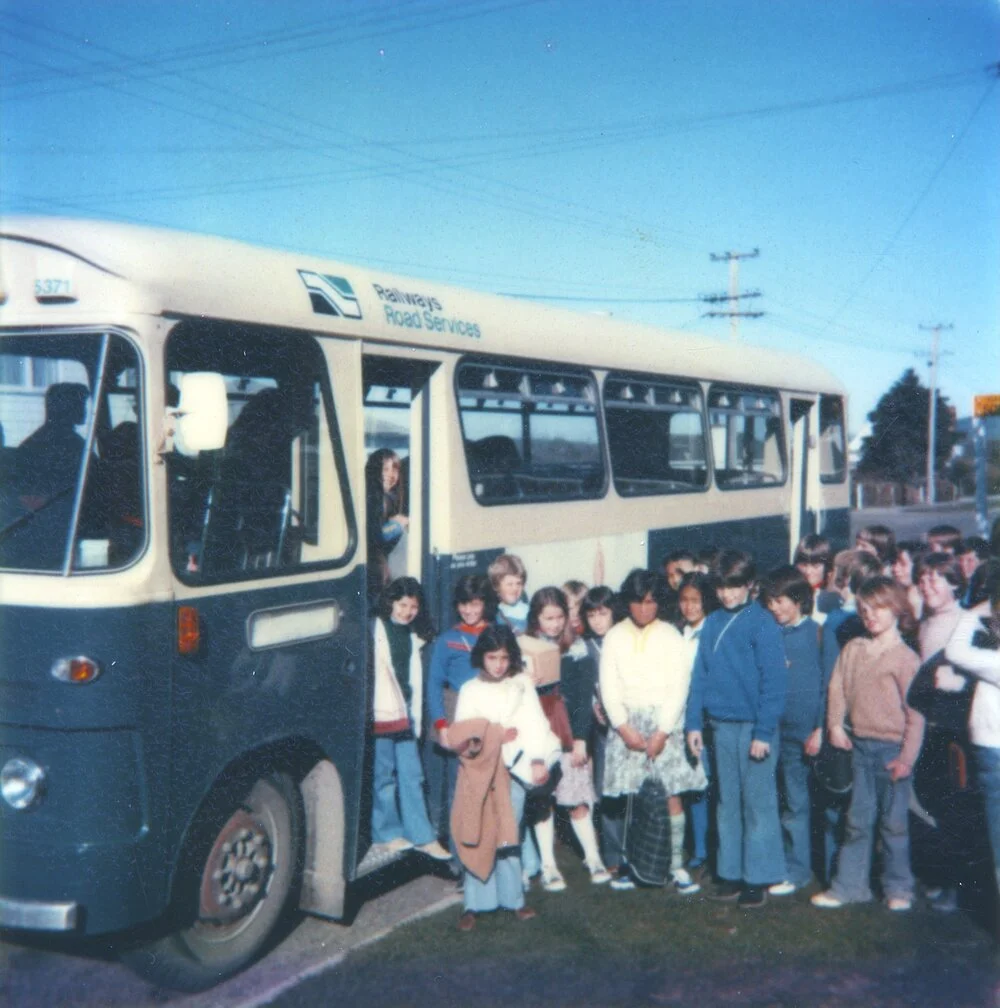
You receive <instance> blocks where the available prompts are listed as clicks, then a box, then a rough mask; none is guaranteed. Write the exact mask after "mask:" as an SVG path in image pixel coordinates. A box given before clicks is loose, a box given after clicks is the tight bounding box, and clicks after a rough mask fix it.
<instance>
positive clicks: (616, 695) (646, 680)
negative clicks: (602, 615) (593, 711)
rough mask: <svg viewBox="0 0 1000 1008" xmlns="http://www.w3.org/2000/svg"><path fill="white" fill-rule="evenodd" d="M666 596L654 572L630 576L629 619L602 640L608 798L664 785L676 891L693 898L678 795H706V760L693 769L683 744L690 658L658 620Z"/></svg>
mask: <svg viewBox="0 0 1000 1008" xmlns="http://www.w3.org/2000/svg"><path fill="white" fill-rule="evenodd" d="M661 591H662V589H661V581H660V579H659V578H658V577H657V576H656V575H655V574H654V573H653V572H652V571H644V570H634V571H632V573H631V574H629V575H628V577H627V578H626V579H625V581H624V582H623V584H622V587H621V591H620V593H619V599H620V600H621V601H622V603H624V605H625V606H627V608H628V618H626V619H623V620H622V621H621V623H618V624H617V625H616V626H614V627H612V628H611V629H610V630H609V631H608V634H607V636H606V637H605V638H604V647H603V649H602V650H601V670H600V683H601V699H602V701H603V703H604V709H605V710H606V711H607V714H608V720H609V721H610V723H611V727H612V728H613V729H614V734H613V735H609V737H608V750H607V764H606V766H605V770H604V793H605V794H607V795H626V794H635V793H636V792H637V791H638V790H639V787H640V786H641V784H642V782H643V781H644V780H645V779H646V778H647V777H650V776H654V777H659V778H660V780H661V781H662V782H663V785H664V787H665V788H666V792H667V794H668V795H669V796H670V797H669V798H668V801H667V807H668V810H669V813H670V840H671V858H670V869H671V874H672V876H673V882H674V886H675V887H676V889H677V891H678V892H680V893H683V894H685V895H688V894H693V893H696V892H698V891H699V889H700V888H701V887H700V886H699V885H698V884H697V883H695V882H693V881H692V880H691V876H690V875H689V874H688V873H687V871H686V870H685V868H684V806H683V804H682V802H681V798H680V795H681V794H682V793H683V792H685V791H703V790H704V789H705V785H706V778H705V771H704V769H703V767H702V765H701V761H700V760H698V761H695V762H694V765H692V763H691V762H689V760H688V754H687V750H686V748H685V743H684V731H683V723H684V708H685V705H686V704H687V698H688V690H689V688H690V685H691V656H690V651H689V648H688V647H687V646H685V644H684V641H683V640H682V638H681V635H680V634H679V633H678V632H677V630H675V629H674V627H673V626H671V625H670V624H669V623H667V622H665V621H663V620H662V619H660V618H659V596H660V594H661ZM615 888H619V886H618V885H616V886H615Z"/></svg>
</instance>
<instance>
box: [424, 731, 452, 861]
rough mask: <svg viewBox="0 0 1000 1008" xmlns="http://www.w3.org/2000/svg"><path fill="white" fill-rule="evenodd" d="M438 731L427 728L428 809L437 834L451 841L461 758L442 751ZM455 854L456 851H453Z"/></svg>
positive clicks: (425, 757)
mask: <svg viewBox="0 0 1000 1008" xmlns="http://www.w3.org/2000/svg"><path fill="white" fill-rule="evenodd" d="M436 737H437V732H436V731H434V729H433V728H428V729H427V736H426V738H425V739H424V741H423V762H424V773H425V774H426V775H427V808H428V812H429V813H430V817H431V825H432V827H433V829H434V835H435V836H437V837H441V838H444V839H447V838H448V837H450V836H451V824H450V822H449V817H450V814H451V799H452V798H453V797H454V795H455V784H456V783H457V781H458V757H457V756H456V755H455V754H454V753H453V752H449V751H448V750H447V749H442V748H441V746H439V745H438V744H437V742H436V741H435V738H436ZM452 852H453V853H454V849H453V851H452Z"/></svg>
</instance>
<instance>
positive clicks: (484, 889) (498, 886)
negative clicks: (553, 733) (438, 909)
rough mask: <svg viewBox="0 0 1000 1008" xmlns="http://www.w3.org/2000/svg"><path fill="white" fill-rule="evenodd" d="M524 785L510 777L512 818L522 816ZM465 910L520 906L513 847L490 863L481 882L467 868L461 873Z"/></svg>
mask: <svg viewBox="0 0 1000 1008" xmlns="http://www.w3.org/2000/svg"><path fill="white" fill-rule="evenodd" d="M524 798H525V790H524V785H523V784H522V783H521V782H520V781H519V780H518V779H517V778H516V777H511V779H510V803H511V805H512V806H513V808H514V821H515V822H517V823H520V822H521V819H522V818H523V816H524ZM464 897H465V909H466V910H471V911H472V912H473V913H488V912H489V911H490V910H519V909H520V908H521V907H523V906H524V887H523V886H522V885H521V858H520V852H519V851H518V849H517V848H513V849H512V850H510V851H505V852H504V854H503V856H501V857H498V858H497V859H496V860H495V861H494V862H493V871H491V872H490V874H489V875H488V876H487V878H486V881H485V882H483V881H481V880H480V879H477V878H476V876H475V875H473V874H472V872H470V871H466V872H465V886H464Z"/></svg>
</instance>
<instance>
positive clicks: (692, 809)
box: [605, 732, 715, 864]
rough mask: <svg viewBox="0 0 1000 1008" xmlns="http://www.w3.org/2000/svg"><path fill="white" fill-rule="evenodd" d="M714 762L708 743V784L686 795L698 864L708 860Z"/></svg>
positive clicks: (705, 755) (705, 750)
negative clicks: (701, 789) (703, 788)
mask: <svg viewBox="0 0 1000 1008" xmlns="http://www.w3.org/2000/svg"><path fill="white" fill-rule="evenodd" d="M704 734H707V732H706V733H704ZM714 762H715V760H714V757H713V756H712V747H711V746H710V745H707V744H706V745H705V746H704V747H703V748H702V750H701V765H702V766H703V767H704V768H705V776H706V777H707V778H708V785H707V786H706V788H705V790H704V791H692V792H690V794H687V795H685V796H684V804H685V805H686V806H687V812H688V819H689V820H690V821H691V838H692V840H693V841H694V856H693V857H692V858H691V861H692V863H697V864H704V863H705V861H707V860H708V831H709V828H710V826H711V811H712V805H713V803H714V801H715V770H714V769H713V766H712V765H713V763H714ZM605 864H607V862H605Z"/></svg>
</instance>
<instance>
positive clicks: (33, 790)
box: [0, 756, 45, 810]
mask: <svg viewBox="0 0 1000 1008" xmlns="http://www.w3.org/2000/svg"><path fill="white" fill-rule="evenodd" d="M44 789H45V771H44V770H43V769H42V768H41V767H40V766H39V765H38V764H37V763H36V762H35V761H34V760H30V759H25V758H24V757H23V756H15V757H14V758H13V759H9V760H7V762H6V763H4V765H3V769H2V770H0V795H3V800H4V801H5V802H6V803H7V804H8V805H9V806H10V807H11V808H14V809H19V810H20V809H26V808H30V807H31V806H32V805H34V804H35V803H36V802H37V801H39V800H40V799H41V797H42V792H43V791H44Z"/></svg>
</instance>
